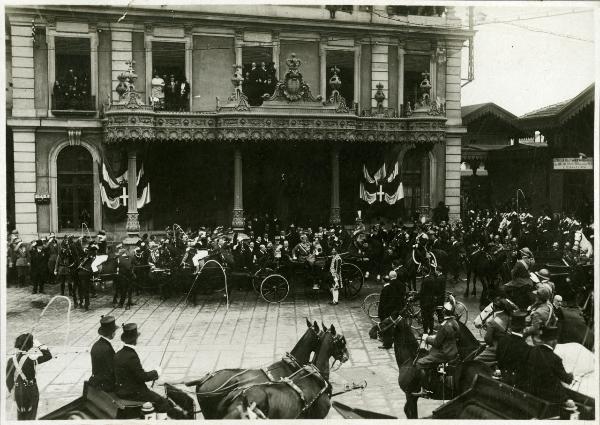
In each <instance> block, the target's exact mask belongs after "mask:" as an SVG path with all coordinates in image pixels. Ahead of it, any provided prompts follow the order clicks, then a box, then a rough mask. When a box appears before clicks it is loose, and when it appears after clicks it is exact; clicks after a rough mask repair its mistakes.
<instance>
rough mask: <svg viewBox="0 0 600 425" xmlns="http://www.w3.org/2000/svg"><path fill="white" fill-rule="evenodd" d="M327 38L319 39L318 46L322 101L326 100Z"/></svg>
mask: <svg viewBox="0 0 600 425" xmlns="http://www.w3.org/2000/svg"><path fill="white" fill-rule="evenodd" d="M326 45H327V37H321V43H320V44H319V66H320V68H319V77H320V78H319V80H320V81H319V91H320V93H321V97H322V98H323V100H327V50H326V49H325V46H326Z"/></svg>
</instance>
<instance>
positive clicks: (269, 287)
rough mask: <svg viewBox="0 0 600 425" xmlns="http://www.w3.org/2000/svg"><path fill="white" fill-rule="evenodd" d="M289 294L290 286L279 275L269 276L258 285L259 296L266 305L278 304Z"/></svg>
mask: <svg viewBox="0 0 600 425" xmlns="http://www.w3.org/2000/svg"><path fill="white" fill-rule="evenodd" d="M289 292H290V285H289V283H288V281H287V279H286V278H285V277H283V276H282V275H280V274H271V275H269V276H267V277H265V279H264V280H263V281H262V283H261V284H260V296H261V297H262V298H263V299H264V300H265V301H266V302H268V303H280V302H281V301H283V300H284V299H285V297H287V295H288V293H289Z"/></svg>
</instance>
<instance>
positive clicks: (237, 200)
mask: <svg viewBox="0 0 600 425" xmlns="http://www.w3.org/2000/svg"><path fill="white" fill-rule="evenodd" d="M231 227H233V229H234V230H241V229H243V228H244V196H243V192H242V151H241V149H240V148H239V147H237V146H236V148H235V151H234V152H233V217H232V220H231Z"/></svg>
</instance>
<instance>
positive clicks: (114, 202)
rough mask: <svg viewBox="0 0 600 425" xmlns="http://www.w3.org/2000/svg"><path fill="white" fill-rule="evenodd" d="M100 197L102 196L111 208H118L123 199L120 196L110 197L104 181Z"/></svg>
mask: <svg viewBox="0 0 600 425" xmlns="http://www.w3.org/2000/svg"><path fill="white" fill-rule="evenodd" d="M100 197H101V198H102V203H103V204H105V205H106V206H107V207H108V208H110V209H111V210H116V209H118V208H119V207H120V206H121V201H120V199H119V197H116V198H110V197H109V196H108V195H107V194H106V189H105V188H104V185H103V184H102V183H100Z"/></svg>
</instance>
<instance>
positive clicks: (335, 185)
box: [329, 145, 342, 225]
mask: <svg viewBox="0 0 600 425" xmlns="http://www.w3.org/2000/svg"><path fill="white" fill-rule="evenodd" d="M341 221H342V219H341V217H340V147H339V146H338V145H333V146H332V147H331V210H330V214H329V222H330V223H331V224H333V225H338V224H340V223H341Z"/></svg>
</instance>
